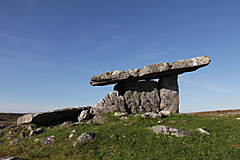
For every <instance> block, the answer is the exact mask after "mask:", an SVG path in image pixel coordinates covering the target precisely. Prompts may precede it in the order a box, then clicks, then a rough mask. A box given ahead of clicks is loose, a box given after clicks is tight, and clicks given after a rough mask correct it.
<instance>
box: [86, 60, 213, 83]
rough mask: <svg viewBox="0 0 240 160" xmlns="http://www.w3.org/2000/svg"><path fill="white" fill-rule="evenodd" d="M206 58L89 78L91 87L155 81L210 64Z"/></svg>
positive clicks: (159, 64)
mask: <svg viewBox="0 0 240 160" xmlns="http://www.w3.org/2000/svg"><path fill="white" fill-rule="evenodd" d="M210 61H211V60H210V59H209V57H208V56H203V57H195V58H191V59H185V60H179V61H176V62H173V63H171V64H169V63H155V64H151V65H148V66H145V67H143V68H141V69H133V70H128V71H120V70H117V71H111V72H105V73H102V74H100V75H97V76H93V77H91V81H90V84H91V85H92V86H103V85H109V84H115V83H121V82H127V81H138V80H143V79H156V78H160V77H162V76H167V75H172V74H182V73H184V72H190V71H195V70H197V69H198V68H200V67H204V66H206V65H208V64H209V63H210Z"/></svg>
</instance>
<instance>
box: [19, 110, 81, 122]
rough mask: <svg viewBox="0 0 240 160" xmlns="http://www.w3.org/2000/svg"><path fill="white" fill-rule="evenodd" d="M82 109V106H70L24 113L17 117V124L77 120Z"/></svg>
mask: <svg viewBox="0 0 240 160" xmlns="http://www.w3.org/2000/svg"><path fill="white" fill-rule="evenodd" d="M83 110H84V107H70V108H63V109H57V110H53V111H48V112H41V113H35V114H33V113H31V114H26V115H24V116H21V117H19V118H18V120H17V124H18V125H20V124H25V123H35V124H37V125H50V124H55V123H61V122H64V121H67V120H72V121H77V117H78V116H79V114H80V113H81V111H83Z"/></svg>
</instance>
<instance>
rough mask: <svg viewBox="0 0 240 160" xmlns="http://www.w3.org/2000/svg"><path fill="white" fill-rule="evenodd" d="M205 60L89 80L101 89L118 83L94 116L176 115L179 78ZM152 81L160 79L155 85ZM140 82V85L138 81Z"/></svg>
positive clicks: (158, 64) (205, 57)
mask: <svg viewBox="0 0 240 160" xmlns="http://www.w3.org/2000/svg"><path fill="white" fill-rule="evenodd" d="M210 61H211V60H210V59H209V57H208V56H203V57H196V58H191V59H185V60H179V61H176V62H173V63H171V64H169V63H155V64H152V65H148V66H145V67H143V68H142V69H133V70H128V71H119V70H117V71H112V72H105V73H102V74H100V75H97V76H93V77H91V81H90V84H91V85H93V86H101V85H108V84H114V83H118V84H116V85H115V86H114V91H112V92H110V93H109V94H108V95H107V96H106V97H105V98H104V99H101V100H100V101H99V102H98V103H97V104H96V105H95V106H94V107H93V108H92V111H93V112H92V113H93V114H105V113H109V112H115V111H121V112H127V113H129V114H138V113H141V112H155V113H158V112H159V111H167V112H171V113H179V90H178V75H179V74H182V73H184V72H190V71H195V70H197V69H198V68H200V67H203V66H206V65H208V64H209V63H210ZM151 79H159V80H158V82H156V81H154V80H151ZM139 80H142V81H139Z"/></svg>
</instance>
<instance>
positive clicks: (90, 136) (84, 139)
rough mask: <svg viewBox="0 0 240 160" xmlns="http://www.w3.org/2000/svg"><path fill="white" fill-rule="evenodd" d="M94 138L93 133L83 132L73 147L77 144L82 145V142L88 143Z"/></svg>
mask: <svg viewBox="0 0 240 160" xmlns="http://www.w3.org/2000/svg"><path fill="white" fill-rule="evenodd" d="M94 137H95V133H93V132H85V133H83V134H81V135H80V136H79V137H78V139H77V141H76V142H75V143H74V144H73V145H74V146H76V145H77V144H79V143H83V142H87V141H90V140H92V139H93V138H94Z"/></svg>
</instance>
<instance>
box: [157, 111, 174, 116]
mask: <svg viewBox="0 0 240 160" xmlns="http://www.w3.org/2000/svg"><path fill="white" fill-rule="evenodd" d="M160 113H162V114H163V115H170V114H171V113H172V112H171V111H160Z"/></svg>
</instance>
